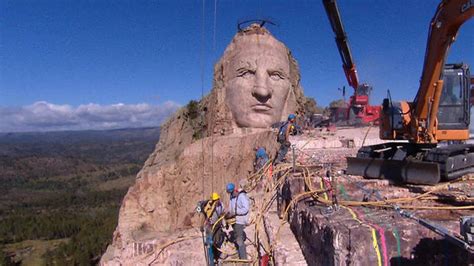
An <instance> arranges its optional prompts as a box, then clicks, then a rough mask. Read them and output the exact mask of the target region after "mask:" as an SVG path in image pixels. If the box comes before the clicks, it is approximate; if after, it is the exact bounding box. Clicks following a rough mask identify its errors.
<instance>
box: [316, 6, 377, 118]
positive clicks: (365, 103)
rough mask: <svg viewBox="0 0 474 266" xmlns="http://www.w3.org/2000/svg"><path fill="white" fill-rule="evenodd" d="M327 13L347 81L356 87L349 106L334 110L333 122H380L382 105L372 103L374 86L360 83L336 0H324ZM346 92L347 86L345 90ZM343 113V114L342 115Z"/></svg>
mask: <svg viewBox="0 0 474 266" xmlns="http://www.w3.org/2000/svg"><path fill="white" fill-rule="evenodd" d="M323 4H324V8H325V10H326V14H327V16H328V18H329V23H330V24H331V28H332V30H333V32H334V34H335V35H336V44H337V49H338V50H339V55H340V56H341V59H342V68H343V69H344V73H345V75H346V79H347V83H348V84H349V86H351V87H352V88H354V95H352V96H350V98H349V103H348V107H339V108H336V109H335V110H333V115H332V117H333V118H332V119H333V120H334V121H333V122H338V121H344V122H347V123H349V124H363V125H367V124H378V121H379V116H380V106H379V105H376V106H374V105H370V103H369V96H370V92H371V91H372V86H370V85H369V84H367V83H362V84H361V83H360V82H359V77H358V76H357V70H356V66H355V63H354V59H353V58H352V54H351V50H350V48H349V41H348V40H347V36H346V33H345V31H344V27H343V25H342V21H341V15H340V13H339V9H338V7H337V4H336V0H323ZM343 94H345V88H344V91H343ZM341 114H343V115H341Z"/></svg>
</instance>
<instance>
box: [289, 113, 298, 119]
mask: <svg viewBox="0 0 474 266" xmlns="http://www.w3.org/2000/svg"><path fill="white" fill-rule="evenodd" d="M295 118H296V115H294V114H290V115H289V116H288V120H291V119H295Z"/></svg>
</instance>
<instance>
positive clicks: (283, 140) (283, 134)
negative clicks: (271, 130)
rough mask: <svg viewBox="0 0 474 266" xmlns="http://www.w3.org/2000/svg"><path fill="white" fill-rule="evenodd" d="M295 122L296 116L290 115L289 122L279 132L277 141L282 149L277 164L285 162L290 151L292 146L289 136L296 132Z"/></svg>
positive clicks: (279, 151)
mask: <svg viewBox="0 0 474 266" xmlns="http://www.w3.org/2000/svg"><path fill="white" fill-rule="evenodd" d="M295 120H296V115H294V114H290V115H289V116H288V121H286V122H285V123H284V124H283V125H282V126H281V127H280V130H279V131H278V137H277V141H278V142H279V143H280V149H279V150H278V154H277V158H276V160H275V164H277V163H280V162H282V161H284V160H285V157H286V154H287V153H288V149H289V148H290V146H291V143H290V140H289V136H290V134H291V132H292V131H293V130H295Z"/></svg>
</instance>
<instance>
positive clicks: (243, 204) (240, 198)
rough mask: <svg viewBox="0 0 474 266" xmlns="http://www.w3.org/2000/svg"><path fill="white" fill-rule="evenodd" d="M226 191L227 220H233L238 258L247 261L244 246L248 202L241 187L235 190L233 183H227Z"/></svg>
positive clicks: (247, 219) (247, 220) (248, 209)
mask: <svg viewBox="0 0 474 266" xmlns="http://www.w3.org/2000/svg"><path fill="white" fill-rule="evenodd" d="M226 191H227V193H229V196H230V201H229V209H228V211H227V214H226V217H227V218H235V223H234V224H233V229H234V230H233V239H234V240H235V242H234V243H235V245H236V246H237V250H238V253H239V258H240V259H243V260H246V259H247V247H246V246H245V239H246V238H247V236H246V235H245V231H244V230H245V227H246V226H247V224H248V222H249V212H250V201H249V198H248V196H247V192H246V191H245V190H244V189H243V187H241V188H240V189H239V190H237V189H236V187H235V184H234V183H229V184H227V186H226Z"/></svg>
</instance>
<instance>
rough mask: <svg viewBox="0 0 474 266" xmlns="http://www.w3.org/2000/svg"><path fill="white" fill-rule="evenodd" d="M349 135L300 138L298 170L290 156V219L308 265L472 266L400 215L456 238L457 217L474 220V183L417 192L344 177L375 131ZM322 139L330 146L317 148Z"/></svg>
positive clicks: (460, 252)
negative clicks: (348, 158)
mask: <svg viewBox="0 0 474 266" xmlns="http://www.w3.org/2000/svg"><path fill="white" fill-rule="evenodd" d="M347 130H349V131H350V132H351V134H347V132H346V133H344V132H341V130H340V131H339V132H338V133H335V134H313V136H312V137H308V136H304V135H303V136H298V137H295V138H294V139H293V141H292V142H293V143H296V145H295V150H294V155H295V159H294V166H295V167H294V168H293V165H292V164H293V155H292V154H289V156H288V157H287V158H288V161H289V164H290V165H291V167H292V170H291V171H290V173H289V175H288V176H287V177H286V178H287V181H286V182H285V184H286V186H287V187H282V189H281V191H282V198H283V201H284V202H286V203H287V204H290V207H289V208H288V210H289V211H288V221H289V223H290V225H291V229H292V231H293V233H294V234H295V236H296V238H297V239H298V241H299V243H300V246H301V250H302V252H303V254H304V256H305V258H306V261H307V262H308V264H309V265H343V264H346V265H347V264H356V265H420V264H426V265H471V264H472V263H474V256H473V253H470V252H468V251H466V250H464V249H463V248H460V247H459V246H457V245H454V244H453V243H451V242H449V241H447V240H446V239H445V238H443V237H441V236H440V235H439V234H437V233H435V232H434V231H432V230H429V229H428V228H426V227H424V226H422V225H420V224H419V223H418V222H416V221H415V220H413V219H410V218H407V217H405V216H402V215H400V210H403V211H405V212H408V213H410V214H412V215H414V216H415V217H416V218H421V219H425V220H427V221H429V222H430V223H432V224H434V225H437V226H439V227H440V228H441V229H440V230H443V228H445V229H447V230H448V231H449V232H450V233H451V234H452V235H457V236H459V232H460V229H459V227H460V222H459V219H460V217H462V216H468V215H471V216H472V215H473V214H474V177H469V176H466V177H464V178H463V179H460V180H457V181H454V182H451V183H444V184H440V185H437V186H420V185H397V184H391V183H389V181H387V180H367V179H364V178H362V177H360V176H350V175H346V174H345V173H344V169H346V163H345V157H346V156H353V155H355V153H356V152H357V149H358V147H357V146H360V145H362V143H361V142H360V140H361V139H365V142H371V143H370V144H373V143H375V142H376V141H377V138H376V137H374V135H373V133H372V136H371V135H369V134H365V133H364V132H363V130H361V129H360V130H361V132H359V133H358V134H356V133H355V130H357V129H347ZM342 131H343V130H342ZM374 132H376V130H374ZM364 135H365V137H361V136H364ZM343 136H349V137H343ZM351 138H352V139H351ZM318 139H320V140H321V142H322V143H326V144H330V146H324V145H320V144H319V146H318V144H317V143H318ZM321 142H320V143H321ZM336 143H338V144H336ZM366 144H367V143H366ZM366 144H365V145H366ZM308 191H317V193H314V194H313V193H308ZM285 194H286V195H285ZM305 194H306V195H305ZM300 195H303V196H301V197H300ZM284 205H285V204H283V206H284ZM459 237H461V236H459ZM471 248H472V246H471ZM471 252H472V251H471Z"/></svg>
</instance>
